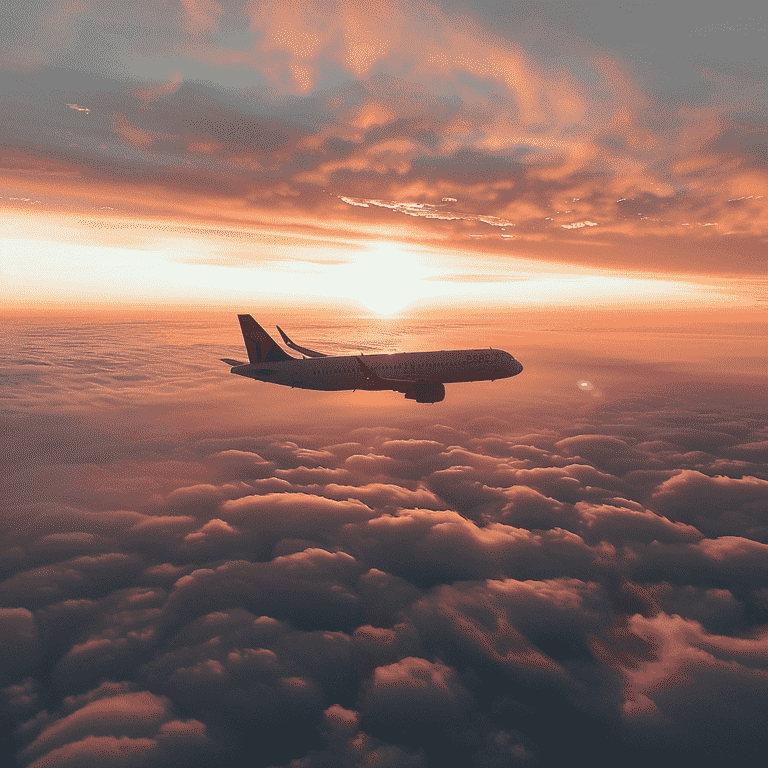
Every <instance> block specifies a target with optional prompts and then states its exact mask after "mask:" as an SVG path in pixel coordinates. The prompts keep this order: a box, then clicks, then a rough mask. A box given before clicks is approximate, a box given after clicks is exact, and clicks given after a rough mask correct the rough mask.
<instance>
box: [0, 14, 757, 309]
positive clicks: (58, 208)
mask: <svg viewBox="0 0 768 768" xmlns="http://www.w3.org/2000/svg"><path fill="white" fill-rule="evenodd" d="M752 5H753V4H751V3H745V2H735V3H727V4H725V3H714V2H707V3H701V2H696V3H692V2H691V3H689V2H677V3H671V4H668V3H627V4H619V3H613V2H607V1H604V0H594V1H593V2H582V3H567V4H566V3H562V2H559V1H558V2H540V3H478V2H475V3H466V4H460V3H450V2H449V3H444V4H442V5H440V4H438V5H436V4H431V3H409V2H392V3H378V2H377V3H367V2H349V3H348V2H328V3H325V2H323V3H320V2H313V0H310V1H309V2H296V3H294V2H279V3H278V2H255V1H254V2H249V3H243V2H234V3H230V2H224V3H221V4H220V3H218V2H216V0H180V2H162V3H160V2H158V3H144V2H138V1H137V2H130V1H126V0H114V2H110V1H109V0H106V1H103V0H78V1H77V2H56V1H55V0H52V1H51V2H48V3H18V4H17V7H16V8H13V9H11V11H10V12H6V14H5V15H4V19H5V20H4V23H3V27H2V32H0V35H2V37H0V45H2V49H1V50H2V53H1V54H0V68H2V77H1V78H0V104H2V116H1V117H0V121H1V125H2V167H1V169H0V173H1V174H2V177H1V178H0V193H1V194H2V197H1V198H0V205H2V207H3V231H2V237H3V242H2V249H3V250H2V256H3V262H2V270H3V280H4V283H5V287H4V291H5V292H6V293H7V296H6V297H5V299H6V301H7V302H8V303H9V304H12V305H28V304H30V303H39V302H45V303H57V302H65V303H70V304H71V303H77V302H85V303H88V304H94V303H95V304H103V303H107V302H109V303H118V304H132V305H136V304H141V303H150V304H162V303H174V304H184V303H186V302H194V303H206V304H209V305H210V304H222V303H223V304H227V303H231V302H232V301H233V300H234V301H235V302H237V301H243V300H247V299H249V298H251V299H254V300H256V299H258V298H259V297H260V296H261V297H262V298H263V297H264V296H266V295H272V296H274V295H276V294H280V295H283V296H294V297H296V296H307V295H318V296H323V297H326V298H331V299H334V298H336V299H353V300H360V301H361V302H362V303H363V304H364V305H365V306H367V307H368V308H369V309H373V310H375V311H379V312H393V311H396V310H398V309H400V308H402V307H403V306H404V305H406V304H408V303H409V302H411V301H414V300H423V299H434V298H437V299H440V297H445V296H447V295H449V296H452V298H451V299H450V300H451V301H454V302H455V301H457V300H466V301H469V302H473V303H477V302H478V301H480V302H482V301H486V300H489V299H493V298H494V297H496V298H498V296H503V297H504V298H505V300H509V299H510V298H514V297H517V298H519V300H520V301H521V302H522V303H523V304H526V303H530V302H533V303H549V302H551V303H554V304H558V303H572V302H573V301H574V300H575V297H577V296H579V295H581V296H583V298H584V299H585V300H588V301H593V300H594V301H600V300H601V299H602V300H604V301H606V302H608V303H612V302H615V301H617V300H622V299H623V298H625V297H626V296H627V294H629V295H632V296H635V295H642V294H645V293H647V294H648V295H649V296H651V297H653V298H654V299H657V298H659V297H662V298H663V299H664V300H667V301H675V300H676V299H679V300H681V301H684V302H690V301H697V302H706V301H707V300H708V299H710V298H712V296H713V293H714V294H715V295H716V297H720V296H722V299H721V300H722V301H725V302H726V303H729V302H730V303H733V302H735V303H737V304H741V303H744V302H746V303H747V304H749V303H752V304H754V302H755V300H758V299H764V298H765V297H766V292H767V291H766V286H765V282H764V278H765V271H766V259H765V252H766V244H767V241H766V238H767V236H768V229H767V227H768V176H767V175H766V164H767V163H768V157H767V156H766V144H765V134H766V127H767V126H766V122H767V118H766V106H767V104H768V95H767V94H766V82H767V81H768V64H767V63H766V55H765V52H764V51H765V47H766V42H767V41H768V38H766V34H767V33H766V21H765V17H764V15H762V14H760V13H759V11H758V10H756V9H755V8H753V7H752ZM629 280H631V281H639V282H633V283H628V282H627V281H629ZM659 280H665V281H667V280H669V281H670V282H669V283H667V284H665V285H662V284H661V283H659ZM521 283H522V285H521ZM582 287H583V291H582Z"/></svg>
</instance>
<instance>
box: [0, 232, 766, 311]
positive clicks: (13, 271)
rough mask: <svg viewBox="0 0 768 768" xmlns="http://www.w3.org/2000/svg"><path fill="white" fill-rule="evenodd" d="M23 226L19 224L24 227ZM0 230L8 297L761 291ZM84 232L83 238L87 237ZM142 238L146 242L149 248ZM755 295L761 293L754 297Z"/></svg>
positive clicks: (600, 302) (602, 299) (744, 294)
mask: <svg viewBox="0 0 768 768" xmlns="http://www.w3.org/2000/svg"><path fill="white" fill-rule="evenodd" d="M17 231H18V230H17ZM20 234H21V232H20V231H18V234H17V235H16V236H15V237H8V238H6V239H0V272H1V273H2V278H3V283H4V291H5V299H6V301H7V302H8V304H9V305H16V304H19V305H21V304H23V305H30V304H34V303H40V304H44V303H62V302H64V303H66V302H71V303H73V304H80V303H82V304H91V305H93V306H99V305H114V306H119V305H136V304H142V303H155V304H162V303H169V304H178V303H185V302H186V303H189V304H198V303H200V302H201V301H202V302H206V303H208V304H211V305H213V304H223V303H232V302H243V301H245V302H248V301H250V302H253V301H258V300H259V299H260V297H261V298H263V297H265V296H269V297H272V298H285V299H288V300H290V298H293V299H295V300H301V299H302V298H303V297H307V298H309V297H315V298H323V299H338V300H343V301H345V302H358V303H360V304H362V305H364V306H365V307H367V308H368V309H369V310H370V311H372V312H374V313H376V314H378V315H383V316H392V315H395V314H397V313H399V312H401V311H402V310H404V309H406V308H407V307H408V306H409V305H413V304H418V303H419V302H428V301H439V300H440V299H441V298H442V300H443V301H444V302H450V303H451V304H457V303H462V304H472V305H474V306H476V307H481V306H483V305H491V304H492V305H498V304H499V303H502V304H509V305H510V306H529V307H546V306H574V305H575V306H585V305H586V306H594V307H600V306H617V305H622V304H631V305H637V306H639V305H643V304H654V303H664V304H669V305H675V304H680V305H687V306H691V305H700V306H712V305H718V306H724V305H727V304H739V303H741V304H749V303H752V304H754V303H755V301H756V299H754V298H753V296H752V295H751V294H754V291H750V290H747V289H746V288H743V289H742V288H739V289H738V290H737V289H736V288H735V287H734V283H733V281H732V280H730V281H728V282H726V281H724V280H723V281H717V280H715V279H714V278H712V279H708V280H706V281H704V282H702V280H700V279H697V278H696V277H695V276H681V277H675V276H665V275H650V274H643V275H630V274H627V273H626V272H625V273H622V274H617V273H613V274H612V273H610V272H606V271H605V270H598V269H595V268H577V267H573V266H570V267H569V266H568V265H565V264H559V265H558V264H554V263H538V262H536V261H533V260H524V259H515V258H496V259H494V260H486V261H485V263H481V262H480V261H478V260H477V259H476V258H475V257H474V256H473V255H471V254H459V253H452V252H448V251H447V252H445V253H443V252H441V251H431V250H430V251H426V250H423V249H414V250H409V249H408V248H407V247H405V246H399V245H398V244H395V243H387V242H381V241H379V242H376V241H374V242H372V243H370V244H369V245H368V246H365V247H361V244H360V243H359V242H354V243H353V242H349V243H332V242H323V241H317V243H316V244H314V245H313V244H309V245H307V246H304V247H298V246H297V247H295V248H293V247H291V246H281V247H279V249H278V248H275V247H273V246H272V245H270V246H269V247H266V246H260V247H259V246H256V247H254V246H253V245H252V244H250V243H248V244H247V245H239V246H233V243H232V242H226V243H225V242H221V241H220V240H217V239H216V238H197V237H171V238H164V239H162V240H154V241H143V242H141V241H136V242H133V241H125V242H122V241H117V240H115V241H114V242H113V241H109V242H108V243H107V242H105V243H102V244H87V245H86V244H84V242H83V240H84V239H85V238H86V237H88V240H87V241H86V242H89V243H92V242H93V233H92V232H87V233H81V232H80V231H78V230H75V229H74V228H70V229H68V230H63V229H62V230H60V231H58V232H54V231H53V229H50V230H49V231H48V232H46V234H47V235H48V236H47V237H38V238H31V237H23V236H19V235H20ZM81 234H82V236H83V237H82V238H80V235H81ZM142 246H143V247H142ZM754 295H757V294H754Z"/></svg>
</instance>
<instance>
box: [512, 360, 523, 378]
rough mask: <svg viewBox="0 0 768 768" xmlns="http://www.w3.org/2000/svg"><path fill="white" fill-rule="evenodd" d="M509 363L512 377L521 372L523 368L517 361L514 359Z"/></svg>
mask: <svg viewBox="0 0 768 768" xmlns="http://www.w3.org/2000/svg"><path fill="white" fill-rule="evenodd" d="M510 362H511V363H512V365H511V366H510V367H511V368H512V371H511V374H512V376H517V374H518V373H522V372H523V366H522V365H521V364H520V361H519V360H515V359H514V358H512V360H511V361H510Z"/></svg>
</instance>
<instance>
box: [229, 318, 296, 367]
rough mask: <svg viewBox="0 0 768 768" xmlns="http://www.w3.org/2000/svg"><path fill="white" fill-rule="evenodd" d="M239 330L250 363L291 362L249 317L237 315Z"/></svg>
mask: <svg viewBox="0 0 768 768" xmlns="http://www.w3.org/2000/svg"><path fill="white" fill-rule="evenodd" d="M237 319H238V320H239V321H240V330H241V331H242V332H243V339H244V340H245V348H246V349H247V350H248V360H250V362H252V363H278V362H280V361H282V360H293V359H294V358H292V357H291V356H290V355H289V354H288V353H287V352H285V351H284V350H283V349H282V348H281V347H279V346H278V345H277V343H276V342H275V341H274V340H273V339H272V337H271V336H270V335H269V334H268V333H267V332H266V331H265V330H264V329H263V328H262V327H261V326H260V325H259V324H258V323H257V322H256V321H255V320H254V319H253V318H252V317H251V316H250V315H238V316H237Z"/></svg>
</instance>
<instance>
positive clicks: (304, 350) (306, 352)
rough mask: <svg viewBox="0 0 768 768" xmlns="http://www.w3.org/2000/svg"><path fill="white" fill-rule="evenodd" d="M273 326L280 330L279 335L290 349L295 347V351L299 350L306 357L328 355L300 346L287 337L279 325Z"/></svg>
mask: <svg viewBox="0 0 768 768" xmlns="http://www.w3.org/2000/svg"><path fill="white" fill-rule="evenodd" d="M275 328H277V330H278V331H279V332H280V335H281V336H282V337H283V341H284V342H285V344H286V346H288V347H290V348H291V349H295V350H296V351H297V352H301V354H302V355H306V356H307V357H328V355H324V354H323V353H322V352H315V351H314V350H313V349H307V348H306V347H300V346H299V345H298V344H296V343H295V342H293V341H291V340H290V339H289V338H288V334H287V333H286V332H285V331H284V330H283V329H282V328H281V327H280V326H279V325H276V326H275Z"/></svg>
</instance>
